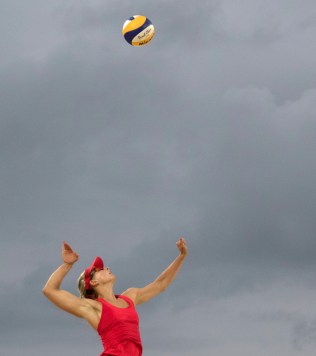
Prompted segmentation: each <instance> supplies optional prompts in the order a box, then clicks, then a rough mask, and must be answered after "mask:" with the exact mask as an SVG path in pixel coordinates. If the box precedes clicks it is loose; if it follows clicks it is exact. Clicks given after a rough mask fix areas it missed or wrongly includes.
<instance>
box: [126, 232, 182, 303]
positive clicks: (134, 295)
mask: <svg viewBox="0 0 316 356" xmlns="http://www.w3.org/2000/svg"><path fill="white" fill-rule="evenodd" d="M177 247H178V249H179V252H180V254H179V255H178V256H177V257H176V258H175V260H174V261H173V262H172V263H171V264H170V265H169V266H168V267H167V268H166V269H165V270H164V271H163V272H162V273H161V274H160V275H159V276H158V277H157V278H156V279H155V280H154V281H153V282H152V283H150V284H148V285H147V286H145V287H143V288H130V289H128V290H127V291H126V292H124V293H123V294H125V295H127V296H129V297H130V298H131V299H132V300H133V301H134V303H135V304H141V303H144V302H147V301H148V300H150V299H151V298H153V297H155V296H157V295H158V294H160V293H161V292H163V291H165V290H166V289H167V288H168V287H169V285H170V284H171V283H172V282H173V281H174V279H175V278H176V276H177V274H178V272H179V270H180V269H181V267H182V264H183V262H184V260H185V258H186V256H187V255H188V248H187V245H186V242H185V239H184V238H183V237H181V238H180V239H179V240H178V241H177Z"/></svg>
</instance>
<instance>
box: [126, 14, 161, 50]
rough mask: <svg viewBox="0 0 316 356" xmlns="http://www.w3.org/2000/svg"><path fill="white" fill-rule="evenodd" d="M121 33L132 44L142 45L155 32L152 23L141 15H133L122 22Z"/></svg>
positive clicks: (149, 39) (148, 40)
mask: <svg viewBox="0 0 316 356" xmlns="http://www.w3.org/2000/svg"><path fill="white" fill-rule="evenodd" d="M122 34H123V36H124V38H125V40H126V41H127V42H128V43H129V44H130V45H132V46H144V45H146V44H147V43H149V42H150V41H151V39H152V38H153V37H154V34H155V28H154V25H153V24H152V23H151V21H150V20H149V19H148V18H147V17H146V16H142V15H134V16H132V17H130V18H129V19H128V20H126V21H125V22H124V25H123V30H122Z"/></svg>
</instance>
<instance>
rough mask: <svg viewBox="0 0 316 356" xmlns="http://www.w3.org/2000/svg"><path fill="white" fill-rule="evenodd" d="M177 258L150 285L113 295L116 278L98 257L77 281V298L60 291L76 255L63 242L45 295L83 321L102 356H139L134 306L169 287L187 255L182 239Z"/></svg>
mask: <svg viewBox="0 0 316 356" xmlns="http://www.w3.org/2000/svg"><path fill="white" fill-rule="evenodd" d="M177 247H178V249H179V255H178V256H177V257H176V258H175V260H174V261H173V262H172V263H171V264H170V265H169V267H167V268H166V269H165V270H164V271H163V272H162V273H161V274H160V275H159V276H158V277H157V278H156V279H155V280H154V281H153V282H152V283H149V284H148V285H147V286H145V287H143V288H128V289H127V290H126V291H125V292H123V293H122V294H120V295H117V294H114V284H115V281H116V277H115V275H114V274H113V273H112V271H111V270H110V268H109V267H106V266H105V265H104V263H103V261H102V259H101V258H100V257H96V259H95V260H94V261H93V263H92V264H91V265H90V266H89V267H88V268H86V269H85V270H84V271H83V272H82V274H81V275H80V276H79V279H78V288H79V291H80V297H77V296H75V295H73V294H71V293H69V292H68V291H65V290H63V289H61V288H60V287H61V283H62V281H63V279H64V278H65V276H66V275H67V273H68V272H69V271H70V269H71V268H72V266H73V264H74V263H75V262H77V261H78V259H79V255H78V254H77V253H76V252H75V251H74V250H73V249H72V248H71V246H70V245H69V244H68V243H66V242H63V248H62V259H63V264H62V265H61V266H60V267H58V269H57V270H56V271H55V272H54V273H53V274H52V275H51V276H50V278H49V279H48V281H47V283H46V285H45V287H44V288H43V293H44V295H45V296H46V297H47V298H48V299H49V300H50V301H51V302H52V303H53V304H55V305H56V306H57V307H59V308H61V309H62V310H64V311H66V312H68V313H70V314H72V315H74V316H77V317H79V318H83V319H85V320H86V321H87V322H88V323H89V324H90V326H91V327H92V328H93V329H95V330H96V331H97V332H98V333H99V335H100V338H101V341H102V344H103V347H104V351H103V353H102V354H101V356H114V355H119V356H141V355H142V341H141V337H140V332H139V318H138V314H137V311H136V306H137V305H139V304H142V303H145V302H147V301H148V300H150V299H152V298H153V297H155V296H157V295H158V294H160V293H161V292H163V291H164V290H166V288H167V287H168V286H169V285H170V284H171V283H172V281H173V280H174V279H175V277H176V275H177V273H178V271H179V270H180V268H181V266H182V264H183V261H184V260H185V258H186V256H187V254H188V248H187V245H186V242H185V239H184V238H180V239H179V240H178V241H177Z"/></svg>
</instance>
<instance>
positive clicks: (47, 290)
mask: <svg viewBox="0 0 316 356" xmlns="http://www.w3.org/2000/svg"><path fill="white" fill-rule="evenodd" d="M78 258H79V255H78V254H77V253H76V252H74V251H73V250H72V248H71V247H70V245H69V244H67V243H66V242H63V248H62V259H63V262H64V263H63V264H62V265H61V266H59V267H58V268H57V270H56V271H55V272H54V273H53V274H52V275H51V276H50V277H49V279H48V281H47V282H46V285H45V286H44V288H43V294H44V295H45V296H46V297H47V298H48V299H49V300H50V301H51V302H52V303H53V304H55V305H56V306H57V307H59V308H61V309H63V310H65V311H67V312H68V313H71V314H73V315H75V316H77V317H80V318H86V315H87V309H89V303H87V302H86V301H85V300H84V299H81V298H78V297H76V296H75V295H73V294H71V293H69V292H68V291H65V290H62V289H60V286H61V284H62V281H63V279H64V278H65V276H66V275H67V274H68V272H69V271H70V269H71V268H72V266H73V264H74V263H75V262H76V261H77V260H78Z"/></svg>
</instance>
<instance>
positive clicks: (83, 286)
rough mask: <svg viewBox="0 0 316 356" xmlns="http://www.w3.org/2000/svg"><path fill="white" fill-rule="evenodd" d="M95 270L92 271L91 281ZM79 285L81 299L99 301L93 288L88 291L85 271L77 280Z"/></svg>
mask: <svg viewBox="0 0 316 356" xmlns="http://www.w3.org/2000/svg"><path fill="white" fill-rule="evenodd" d="M94 273H95V270H93V271H91V273H90V279H92V278H93V275H94ZM77 285H78V289H79V293H80V298H89V299H97V298H98V294H97V292H96V291H95V290H94V289H93V288H92V287H91V288H90V289H88V290H86V283H85V271H83V272H82V273H81V274H80V276H79V278H78V279H77Z"/></svg>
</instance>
